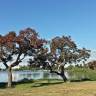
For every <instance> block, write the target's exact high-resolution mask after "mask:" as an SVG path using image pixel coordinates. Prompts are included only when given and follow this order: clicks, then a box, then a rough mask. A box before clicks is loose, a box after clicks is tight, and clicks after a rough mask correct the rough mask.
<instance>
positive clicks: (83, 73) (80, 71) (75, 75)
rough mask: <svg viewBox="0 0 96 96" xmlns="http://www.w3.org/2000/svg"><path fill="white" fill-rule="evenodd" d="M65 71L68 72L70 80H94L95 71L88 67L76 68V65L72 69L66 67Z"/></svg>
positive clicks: (95, 77)
mask: <svg viewBox="0 0 96 96" xmlns="http://www.w3.org/2000/svg"><path fill="white" fill-rule="evenodd" d="M67 72H68V73H69V77H70V78H69V79H70V80H71V81H76V80H78V81H84V80H88V81H90V80H91V81H92V80H94V81H96V71H95V70H91V69H88V68H80V67H79V68H78V67H72V69H68V70H67Z"/></svg>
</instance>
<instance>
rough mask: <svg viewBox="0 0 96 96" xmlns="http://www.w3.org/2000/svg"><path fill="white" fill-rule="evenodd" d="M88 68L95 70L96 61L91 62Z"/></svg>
mask: <svg viewBox="0 0 96 96" xmlns="http://www.w3.org/2000/svg"><path fill="white" fill-rule="evenodd" d="M87 66H88V67H89V68H90V69H92V70H95V69H96V61H95V60H94V61H91V62H88V63H87Z"/></svg>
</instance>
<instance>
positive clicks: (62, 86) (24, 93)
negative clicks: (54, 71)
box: [0, 80, 96, 96]
mask: <svg viewBox="0 0 96 96" xmlns="http://www.w3.org/2000/svg"><path fill="white" fill-rule="evenodd" d="M0 96H96V81H86V82H66V83H63V81H61V80H37V81H32V82H29V83H19V84H15V87H14V88H3V89H2V88H1V89H0Z"/></svg>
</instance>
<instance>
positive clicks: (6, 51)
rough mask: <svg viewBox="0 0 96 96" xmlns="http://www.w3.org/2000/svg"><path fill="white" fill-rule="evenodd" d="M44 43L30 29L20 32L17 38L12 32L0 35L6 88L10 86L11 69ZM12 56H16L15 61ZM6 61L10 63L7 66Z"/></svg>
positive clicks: (0, 50) (0, 49) (1, 59)
mask: <svg viewBox="0 0 96 96" xmlns="http://www.w3.org/2000/svg"><path fill="white" fill-rule="evenodd" d="M44 43H46V41H45V40H43V39H40V38H39V37H38V33H37V32H36V31H35V30H34V29H31V28H27V29H25V30H22V31H20V32H19V35H18V36H17V35H16V33H15V32H14V31H13V32H9V33H8V34H7V35H5V36H2V35H0V61H1V62H2V63H3V64H4V65H5V67H6V69H7V70H8V87H11V86H12V68H13V67H14V66H17V65H19V63H20V62H22V60H23V59H24V58H26V56H27V55H34V53H35V52H36V51H37V50H39V49H40V48H42V46H43V44H44ZM14 56H17V57H16V58H15V60H13V57H14ZM8 61H12V63H11V64H8Z"/></svg>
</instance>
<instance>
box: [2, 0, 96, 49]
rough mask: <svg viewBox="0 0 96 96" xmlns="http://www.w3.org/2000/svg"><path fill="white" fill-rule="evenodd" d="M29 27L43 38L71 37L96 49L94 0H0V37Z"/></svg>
mask: <svg viewBox="0 0 96 96" xmlns="http://www.w3.org/2000/svg"><path fill="white" fill-rule="evenodd" d="M27 27H32V28H35V29H36V30H37V31H38V32H39V34H40V36H41V37H42V38H47V39H51V38H53V37H55V36H62V35H71V36H72V39H73V40H74V41H75V42H76V43H77V45H78V46H79V47H86V48H88V49H92V50H93V49H96V44H95V38H96V0H0V34H6V33H7V32H9V31H13V30H14V31H16V32H17V33H18V31H19V30H21V29H24V28H27Z"/></svg>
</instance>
